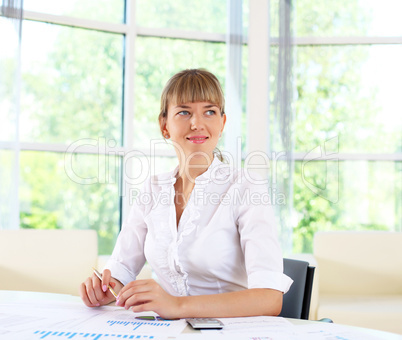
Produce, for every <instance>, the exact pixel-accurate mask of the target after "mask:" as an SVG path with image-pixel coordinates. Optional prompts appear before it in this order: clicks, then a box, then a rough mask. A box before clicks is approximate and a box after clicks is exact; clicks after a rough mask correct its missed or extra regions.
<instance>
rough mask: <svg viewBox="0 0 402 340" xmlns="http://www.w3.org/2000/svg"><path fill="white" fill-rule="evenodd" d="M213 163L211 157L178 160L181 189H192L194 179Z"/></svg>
mask: <svg viewBox="0 0 402 340" xmlns="http://www.w3.org/2000/svg"><path fill="white" fill-rule="evenodd" d="M212 161H213V156H212V157H191V158H185V159H179V173H178V175H177V176H178V179H179V178H180V180H181V183H182V187H183V189H185V188H188V187H190V188H192V187H194V183H195V179H196V178H197V177H198V176H200V175H202V174H203V173H204V172H206V171H207V170H208V168H209V166H210V165H211V163H212Z"/></svg>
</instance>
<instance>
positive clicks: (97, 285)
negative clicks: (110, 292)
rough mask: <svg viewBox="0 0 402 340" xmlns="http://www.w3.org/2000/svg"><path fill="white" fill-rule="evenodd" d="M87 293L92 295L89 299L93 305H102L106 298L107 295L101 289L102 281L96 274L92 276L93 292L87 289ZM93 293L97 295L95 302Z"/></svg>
mask: <svg viewBox="0 0 402 340" xmlns="http://www.w3.org/2000/svg"><path fill="white" fill-rule="evenodd" d="M87 291H88V292H90V293H91V296H89V298H90V301H91V302H93V303H96V304H100V302H102V300H103V299H104V298H105V293H104V292H103V290H102V288H101V281H100V280H99V278H98V277H97V276H96V275H95V274H93V275H92V290H90V289H88V288H87ZM92 293H93V294H94V295H95V299H94V300H92V299H91V297H92Z"/></svg>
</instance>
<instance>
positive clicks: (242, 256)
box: [80, 69, 292, 318]
mask: <svg viewBox="0 0 402 340" xmlns="http://www.w3.org/2000/svg"><path fill="white" fill-rule="evenodd" d="M225 122H226V115H225V112H224V97H223V92H222V89H221V86H220V84H219V81H218V80H217V79H216V77H215V76H214V75H213V74H211V73H209V72H208V71H206V70H203V69H193V70H184V71H182V72H180V73H178V74H176V75H175V76H173V77H172V78H171V79H170V80H169V81H168V83H167V84H166V86H165V88H164V90H163V92H162V96H161V112H160V115H159V125H160V129H161V132H162V135H163V136H164V138H166V139H170V140H171V142H172V144H173V145H174V147H175V150H176V154H177V158H178V162H179V166H178V167H177V168H176V169H175V170H174V171H172V172H170V173H167V174H163V175H157V176H154V177H152V178H149V179H148V180H147V182H146V183H145V185H144V187H143V190H142V194H143V195H151V196H152V203H150V204H143V203H141V200H138V202H137V203H135V204H134V205H133V208H132V210H131V212H130V214H129V217H128V219H127V221H126V222H125V223H124V224H123V227H122V230H121V232H120V235H119V237H118V240H117V243H116V246H115V249H114V251H113V254H112V256H111V258H110V260H109V261H108V263H107V265H106V267H105V269H104V271H103V279H102V282H101V281H100V280H99V279H98V278H97V277H96V276H92V277H90V278H88V279H87V280H86V281H85V282H84V283H82V284H81V286H80V295H81V298H82V300H83V301H84V303H85V304H86V305H87V306H90V307H95V306H100V305H104V304H108V303H110V302H112V301H113V300H114V297H113V295H112V294H111V293H110V292H109V291H108V289H107V286H108V285H109V284H110V285H111V286H112V287H113V288H114V289H115V290H116V291H117V292H118V296H117V301H116V304H117V305H119V306H124V307H125V308H126V309H128V308H130V307H132V310H133V311H134V312H143V311H154V312H156V313H158V314H159V315H160V316H162V317H164V318H187V317H238V316H253V315H278V314H279V313H280V311H281V308H282V294H283V293H284V292H286V291H287V290H288V289H289V287H290V285H291V283H292V280H291V279H290V278H289V277H287V276H286V275H284V274H283V272H282V271H283V267H282V255H281V251H280V247H279V245H278V240H277V236H276V229H275V225H274V217H273V213H272V208H271V207H270V206H269V205H267V204H263V203H262V202H258V197H263V196H265V197H266V194H267V190H268V189H267V187H266V186H264V185H257V184H253V183H252V180H250V179H249V178H250V177H248V176H247V178H248V180H247V179H246V176H245V175H244V171H241V170H233V169H230V168H229V167H228V166H227V165H225V164H223V163H222V162H221V161H220V160H219V159H218V157H216V156H215V155H214V152H215V151H214V150H215V148H216V145H217V143H218V140H219V138H220V137H221V135H222V132H223V129H224V127H225ZM250 195H252V196H253V197H254V199H253V200H252V202H251V201H250V197H251V196H250ZM255 198H257V199H255ZM144 201H145V200H144ZM148 201H149V200H148ZM145 261H148V263H149V264H150V265H151V266H152V268H153V270H154V272H155V273H156V274H157V276H158V282H156V281H154V280H135V278H136V276H137V275H138V273H139V272H140V270H141V268H142V267H143V265H144V263H145Z"/></svg>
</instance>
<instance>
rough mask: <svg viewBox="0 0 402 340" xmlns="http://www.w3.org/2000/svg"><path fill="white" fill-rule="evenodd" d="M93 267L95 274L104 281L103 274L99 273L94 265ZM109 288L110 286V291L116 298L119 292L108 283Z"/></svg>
mask: <svg viewBox="0 0 402 340" xmlns="http://www.w3.org/2000/svg"><path fill="white" fill-rule="evenodd" d="M92 269H93V271H94V273H95V275H96V276H97V277H98V279H99V280H101V281H102V274H101V273H99V272H98V271H97V270H96V269H95V268H94V267H92ZM107 288H108V289H109V291H110V292H111V293H112V294H113V296H114V297H115V298H117V294H116V292H115V291H114V290H113V288H112V287H110V285H108V286H107Z"/></svg>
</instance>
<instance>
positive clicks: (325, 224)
mask: <svg viewBox="0 0 402 340" xmlns="http://www.w3.org/2000/svg"><path fill="white" fill-rule="evenodd" d="M271 5H272V8H271V13H273V20H272V22H271V24H272V26H271V34H272V37H273V42H274V43H275V37H277V36H278V33H277V32H278V30H277V22H278V18H277V17H276V14H277V12H278V10H277V8H278V1H272V2H271ZM400 6H401V4H400V2H399V1H392V0H389V1H385V2H381V3H380V2H377V1H341V2H339V1H337V2H328V1H315V2H314V3H312V2H311V1H308V0H304V1H296V2H295V8H294V10H295V18H296V22H295V28H294V29H295V32H294V33H295V38H294V44H295V45H294V47H295V63H294V81H295V84H294V86H295V93H296V95H295V101H294V113H295V119H294V124H295V125H294V131H295V136H294V137H295V147H294V149H295V150H294V151H295V154H294V160H295V168H294V177H293V178H294V197H293V202H294V224H293V252H296V253H298V252H311V251H312V245H313V244H312V240H313V236H314V233H315V232H316V231H323V230H356V231H359V230H388V231H402V224H401V223H402V222H401V221H402V215H401V214H402V201H401V198H400V194H401V188H402V174H401V170H402V168H401V160H402V158H401V147H402V135H401V131H402V119H401V117H402V110H401V109H400V105H399V103H398V102H399V89H400V79H401V77H402V67H401V63H400V60H402V37H401V36H400V32H401V29H399V30H398V27H399V28H401V23H400V20H399V18H398V16H397V14H396V13H400V11H401V10H402V8H401V7H400ZM398 34H399V36H397V35H398ZM272 50H273V54H274V55H275V50H276V47H275V45H273V47H272ZM272 65H273V69H275V64H272ZM273 74H275V72H273ZM273 81H275V79H273Z"/></svg>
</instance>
